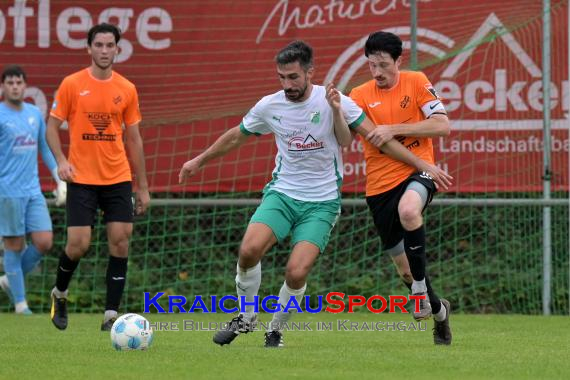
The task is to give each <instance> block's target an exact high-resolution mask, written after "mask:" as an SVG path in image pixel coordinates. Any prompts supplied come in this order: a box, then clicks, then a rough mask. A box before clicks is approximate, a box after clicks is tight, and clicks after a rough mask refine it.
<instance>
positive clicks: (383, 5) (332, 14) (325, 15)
mask: <svg viewBox="0 0 570 380" xmlns="http://www.w3.org/2000/svg"><path fill="white" fill-rule="evenodd" d="M400 1H401V4H402V6H404V7H405V8H409V7H410V2H409V0H400ZM420 1H421V2H424V3H428V2H430V1H431V0H420ZM398 3H399V1H398V0H360V1H359V2H356V4H345V2H344V1H343V0H329V3H328V4H327V5H325V6H321V5H319V4H311V5H308V6H307V5H305V6H306V7H307V8H306V9H307V10H306V12H305V14H304V15H303V14H302V11H301V8H300V7H298V6H297V7H293V8H292V9H291V11H290V12H288V7H289V0H279V1H277V4H275V6H274V7H273V9H272V10H271V12H269V16H267V18H266V19H265V22H264V23H263V26H262V27H261V29H260V30H259V33H258V34H257V39H256V40H255V42H256V43H258V44H259V43H260V42H261V40H262V39H263V35H264V34H265V31H266V30H267V27H268V26H269V24H270V23H271V21H272V20H273V18H274V17H275V15H276V14H277V13H278V12H279V11H281V16H280V19H279V28H278V29H277V33H278V34H279V36H282V35H284V34H285V33H287V30H288V29H289V27H290V26H291V24H292V23H294V26H295V27H296V28H297V29H310V28H313V27H315V26H317V25H324V24H326V23H332V22H334V21H335V20H336V18H337V17H338V18H339V19H350V20H357V19H359V18H361V17H363V16H365V15H366V14H367V13H370V14H372V15H375V16H382V15H385V14H387V13H388V12H390V11H392V10H395V9H396V8H397V6H398Z"/></svg>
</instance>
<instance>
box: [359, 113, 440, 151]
mask: <svg viewBox="0 0 570 380" xmlns="http://www.w3.org/2000/svg"><path fill="white" fill-rule="evenodd" d="M450 132H451V128H450V124H449V119H448V118H447V116H446V115H443V114H437V115H432V116H430V118H429V119H425V120H422V121H418V122H417V123H410V124H393V125H390V127H389V128H386V127H384V126H378V127H376V128H374V130H373V131H371V132H370V134H369V135H368V137H367V138H366V139H367V140H368V141H370V143H372V144H374V145H375V146H381V145H383V144H384V143H386V142H387V141H390V140H391V139H393V138H394V136H415V137H437V136H449V133H450Z"/></svg>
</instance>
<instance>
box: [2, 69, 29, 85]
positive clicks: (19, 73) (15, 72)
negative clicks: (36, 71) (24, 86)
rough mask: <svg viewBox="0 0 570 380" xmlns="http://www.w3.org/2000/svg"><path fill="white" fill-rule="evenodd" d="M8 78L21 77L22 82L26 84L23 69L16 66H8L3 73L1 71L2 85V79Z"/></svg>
mask: <svg viewBox="0 0 570 380" xmlns="http://www.w3.org/2000/svg"><path fill="white" fill-rule="evenodd" d="M8 77H22V79H24V82H26V73H25V72H24V69H22V68H21V67H20V66H17V65H10V66H6V67H5V68H4V71H2V83H4V79H6V78H8Z"/></svg>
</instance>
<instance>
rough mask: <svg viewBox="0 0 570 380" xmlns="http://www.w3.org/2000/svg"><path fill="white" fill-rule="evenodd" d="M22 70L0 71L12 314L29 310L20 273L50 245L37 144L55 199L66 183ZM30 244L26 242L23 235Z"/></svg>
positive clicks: (3, 281) (3, 217)
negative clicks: (26, 95)
mask: <svg viewBox="0 0 570 380" xmlns="http://www.w3.org/2000/svg"><path fill="white" fill-rule="evenodd" d="M25 90H26V74H25V72H24V70H22V68H20V67H19V66H8V67H6V68H5V69H4V71H3V72H2V93H3V98H4V101H3V102H2V103H0V162H2V165H0V236H2V238H3V243H4V271H5V272H6V274H5V275H3V276H0V287H1V288H2V289H3V290H4V291H5V292H6V293H7V294H8V296H9V297H10V299H11V301H12V302H14V304H15V309H16V314H24V315H27V314H32V312H31V311H30V309H29V307H28V303H27V301H26V288H25V283H24V276H25V275H26V274H27V273H29V272H30V271H32V270H33V269H34V268H35V267H36V265H37V264H38V263H39V262H40V260H41V258H42V255H43V254H45V253H46V252H47V251H48V250H49V249H50V248H51V246H52V242H53V234H52V224H51V219H50V216H49V212H48V208H47V204H46V200H45V198H44V196H43V194H42V191H41V188H40V181H39V177H38V148H39V150H40V152H41V154H42V158H43V161H44V163H45V165H46V166H47V167H48V168H49V170H50V172H51V173H52V176H53V178H54V179H55V181H56V183H57V190H56V191H55V195H56V204H57V205H58V206H59V205H62V204H63V203H65V195H66V189H67V187H66V184H65V182H63V181H61V180H60V179H59V177H58V175H57V165H56V162H55V159H54V157H53V155H52V153H51V151H50V149H49V147H48V145H47V142H46V138H45V133H46V125H45V122H44V119H43V116H42V113H41V112H40V110H39V109H38V108H37V107H36V106H34V105H33V104H29V103H26V102H24V101H23V100H24V92H25ZM27 234H29V235H30V238H31V243H30V244H28V245H26V235H27Z"/></svg>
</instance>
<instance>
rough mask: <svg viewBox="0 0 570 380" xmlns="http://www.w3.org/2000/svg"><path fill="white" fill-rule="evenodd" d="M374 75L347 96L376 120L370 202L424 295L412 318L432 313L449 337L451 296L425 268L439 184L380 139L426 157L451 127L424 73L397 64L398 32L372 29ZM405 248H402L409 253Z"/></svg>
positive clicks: (412, 283)
mask: <svg viewBox="0 0 570 380" xmlns="http://www.w3.org/2000/svg"><path fill="white" fill-rule="evenodd" d="M364 54H365V55H366V57H367V58H368V65H369V68H370V73H371V74H372V77H373V79H372V80H370V81H368V82H366V83H364V84H363V85H361V86H358V87H356V88H354V89H353V90H352V92H351V94H350V97H351V98H352V99H353V100H354V101H355V102H356V104H358V105H359V106H360V107H361V108H362V109H363V110H364V111H365V112H366V115H367V116H368V118H369V119H371V120H372V122H373V123H374V124H376V125H377V126H378V127H377V128H376V129H375V130H374V131H373V132H371V133H370V134H369V135H368V136H367V138H366V140H363V144H364V155H365V159H366V202H367V204H368V207H369V208H370V210H371V212H372V216H373V218H374V224H375V225H376V229H377V231H378V234H379V235H380V238H381V240H382V246H383V249H384V250H385V251H386V252H387V253H388V254H389V255H390V256H391V257H392V260H393V261H394V263H395V264H396V267H397V269H398V273H399V274H400V276H401V277H402V279H403V280H404V282H405V283H406V285H408V287H409V288H410V290H411V291H412V294H414V295H427V298H428V299H427V300H426V301H425V302H421V307H420V311H419V313H415V312H414V318H416V319H417V320H423V319H427V318H430V317H431V316H432V314H433V316H434V320H435V327H434V342H435V344H451V330H450V328H449V314H450V306H449V302H448V301H447V300H445V299H441V300H440V299H439V298H438V296H437V295H436V294H435V292H434V291H433V289H432V287H431V284H430V281H429V277H428V276H427V274H426V253H425V245H426V238H425V228H424V224H423V218H422V213H423V211H424V209H425V208H426V207H427V205H428V204H429V203H430V201H431V199H432V196H433V194H434V193H435V192H436V191H437V189H436V185H435V182H434V180H433V178H432V177H431V176H430V175H429V174H428V173H425V172H417V171H416V169H415V168H413V167H411V166H409V165H407V164H405V163H403V162H401V161H396V160H393V159H392V158H390V157H388V156H387V155H385V154H383V153H382V152H380V151H379V150H378V149H377V148H376V146H381V145H382V143H383V142H385V141H389V140H391V139H392V138H396V139H397V140H399V141H400V142H401V143H402V144H403V145H404V146H405V147H406V148H408V149H409V150H410V151H411V152H412V153H413V154H415V155H416V156H418V157H420V158H421V159H422V160H424V161H426V162H429V163H431V164H433V163H434V154H433V145H432V140H431V138H432V137H435V136H447V135H449V132H450V127H449V120H448V118H447V113H446V111H445V108H444V106H443V104H442V102H441V99H440V98H439V96H438V94H437V92H436V91H435V90H434V88H433V86H432V85H431V83H430V81H429V80H428V79H427V77H426V76H425V75H424V74H423V73H421V72H412V71H400V70H399V68H400V65H401V63H402V57H401V54H402V41H401V39H400V38H399V37H398V36H396V35H395V34H393V33H388V32H383V31H380V32H376V33H372V34H370V36H369V37H368V40H367V41H366V44H365V47H364ZM404 253H405V254H404Z"/></svg>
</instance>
